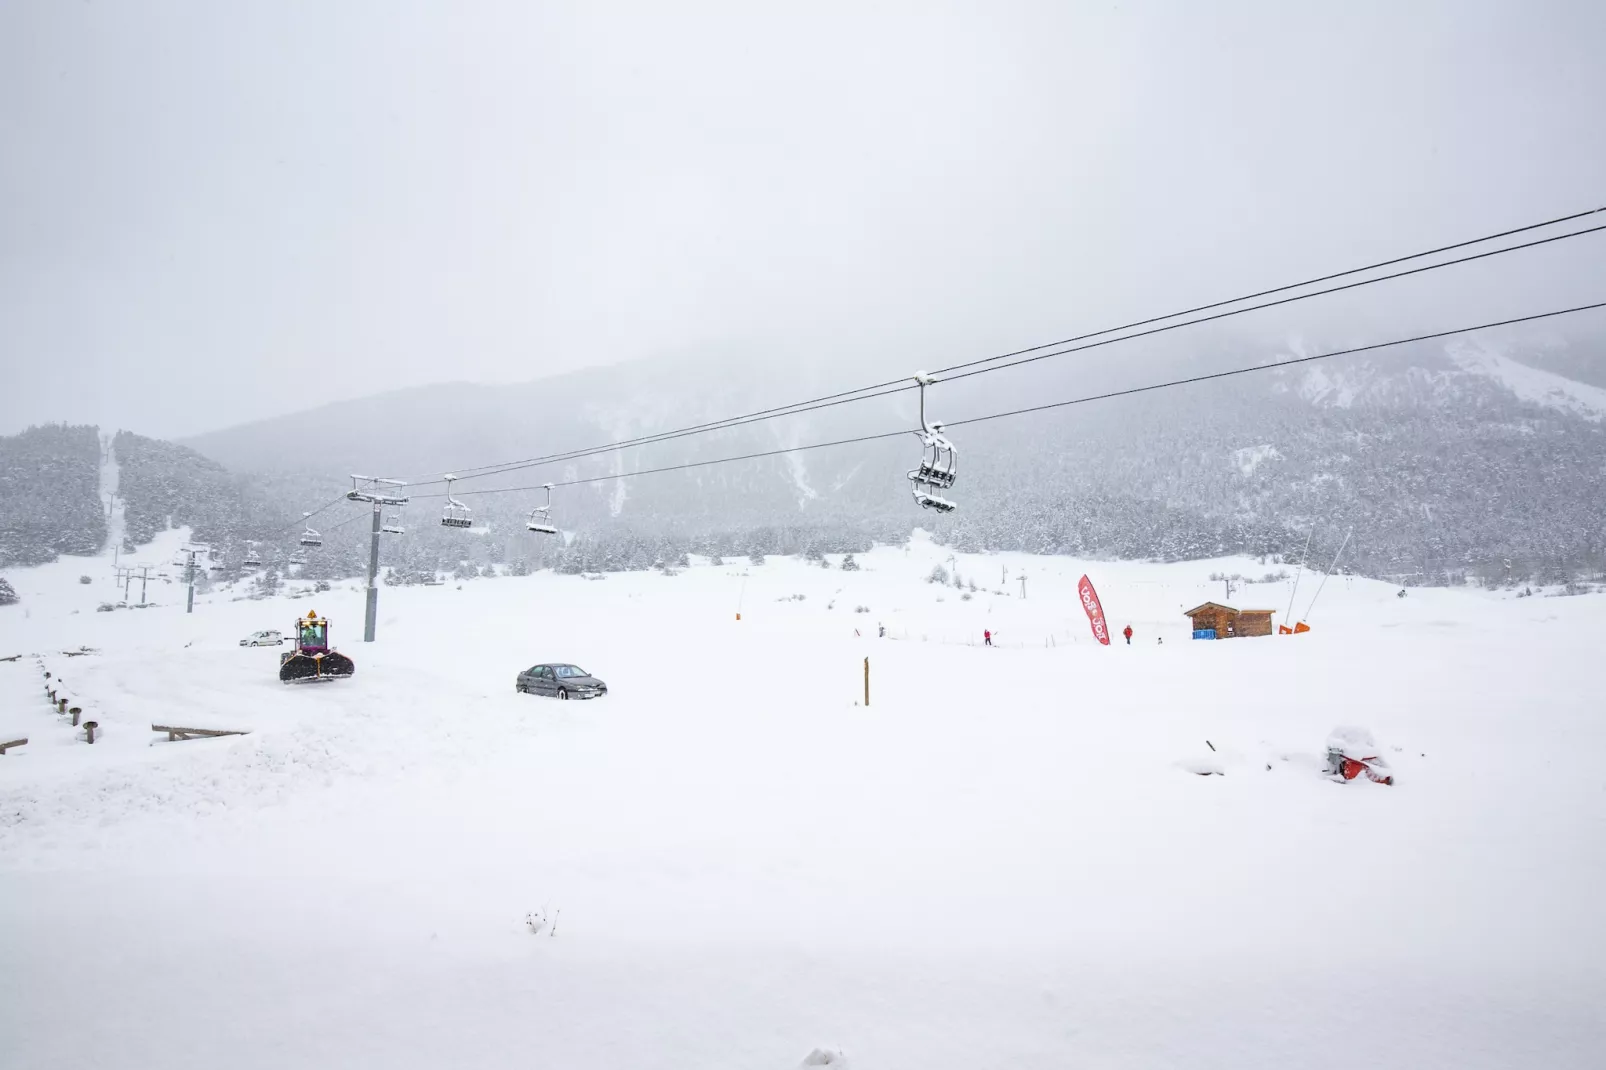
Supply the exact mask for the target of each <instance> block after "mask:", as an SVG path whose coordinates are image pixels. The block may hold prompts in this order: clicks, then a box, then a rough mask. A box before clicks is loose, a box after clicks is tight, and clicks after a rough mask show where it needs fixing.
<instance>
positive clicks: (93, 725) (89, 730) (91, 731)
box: [84, 721, 100, 743]
mask: <svg viewBox="0 0 1606 1070" xmlns="http://www.w3.org/2000/svg"><path fill="white" fill-rule="evenodd" d="M99 727H100V723H99V722H97V721H85V722H84V735H85V736H86V737H87V738H88V739H89V742H91V743H93V742H95V729H97V728H99Z"/></svg>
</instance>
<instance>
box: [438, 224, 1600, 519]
mask: <svg viewBox="0 0 1606 1070" xmlns="http://www.w3.org/2000/svg"><path fill="white" fill-rule="evenodd" d="M1601 212H1606V205H1603V206H1601V207H1599V208H1592V209H1589V210H1588V211H1583V212H1575V213H1572V214H1570V215H1565V216H1558V217H1556V218H1554V219H1548V220H1545V221H1543V222H1539V223H1531V224H1528V225H1526V226H1522V227H1515V228H1512V229H1510V230H1504V231H1499V232H1497V233H1494V234H1487V235H1484V236H1483V237H1479V238H1470V239H1467V240H1465V241H1460V242H1455V243H1452V244H1450V245H1443V246H1439V247H1437V248H1434V249H1427V250H1424V251H1422V252H1418V253H1411V254H1409V255H1406V256H1399V257H1394V258H1392V259H1389V260H1381V261H1378V262H1376V263H1372V264H1367V265H1365V266H1363V267H1356V268H1350V269H1347V270H1345V271H1338V272H1332V273H1330V274H1327V275H1321V276H1318V277H1316V278H1312V279H1306V280H1304V281H1302V282H1294V283H1288V284H1286V285H1283V286H1277V287H1273V288H1271V289H1267V290H1260V291H1258V292H1256V293H1252V294H1245V295H1243V296H1241V297H1234V298H1229V299H1227V300H1223V301H1214V302H1211V303H1209V304H1204V305H1196V306H1194V307H1193V308H1190V309H1184V310H1182V311H1178V312H1172V313H1168V314H1166V315H1163V316H1150V317H1148V318H1146V319H1141V320H1135V321H1133V322H1131V323H1128V324H1124V325H1122V326H1119V327H1107V328H1104V329H1103V330H1099V331H1092V332H1089V333H1086V334H1080V335H1074V336H1072V337H1070V338H1064V339H1060V340H1059V341H1056V342H1045V343H1043V344H1041V345H1037V346H1031V347H1028V348H1026V349H1017V350H1013V351H1011V352H1008V353H1000V354H997V355H994V356H990V357H982V358H979V359H977V360H971V361H965V362H962V363H959V364H951V365H948V366H947V367H945V368H939V369H938V370H937V371H935V372H933V373H931V374H933V375H947V377H948V378H949V379H962V378H966V377H968V376H971V375H979V374H983V373H985V372H991V371H1002V370H1003V369H1005V368H1013V367H1018V366H1020V365H1022V364H1029V363H1032V362H1035V361H1039V360H1046V359H1048V358H1050V357H1057V356H1064V355H1066V354H1069V353H1079V352H1085V351H1087V350H1089V349H1096V348H1099V347H1101V346H1106V345H1113V344H1115V343H1117V342H1124V341H1130V340H1133V339H1137V338H1146V337H1149V336H1151V335H1156V334H1162V333H1164V332H1167V331H1172V330H1177V329H1179V328H1182V327H1191V326H1195V325H1198V324H1201V323H1210V322H1213V321H1215V320H1221V319H1227V318H1229V317H1232V316H1238V315H1242V314H1244V313H1247V312H1257V311H1260V310H1262V309H1267V308H1275V307H1277V306H1279V305H1286V304H1291V303H1293V302H1296V301H1304V300H1308V299H1310V298H1313V297H1322V296H1326V295H1328V294H1333V293H1339V292H1342V291H1345V290H1353V289H1357V288H1359V287H1362V286H1370V285H1373V284H1374V283H1380V282H1389V281H1392V280H1394V279H1400V278H1405V277H1407V276H1411V275H1419V274H1422V273H1425V272H1429V271H1437V270H1439V269H1440V268H1446V267H1453V266H1456V265H1458V264H1465V263H1470V262H1472V261H1476V260H1483V259H1487V258H1489V257H1494V256H1502V255H1504V254H1506V253H1513V252H1520V251H1522V250H1524V249H1531V248H1535V247H1537V246H1541V245H1548V244H1551V243H1554V242H1559V241H1566V240H1568V239H1570V238H1578V237H1582V236H1584V235H1587V234H1595V233H1598V232H1600V231H1603V230H1606V224H1603V225H1600V226H1594V227H1588V228H1585V229H1582V230H1573V231H1568V232H1567V233H1565V234H1556V235H1551V236H1549V237H1545V238H1538V239H1535V240H1532V241H1527V242H1521V243H1518V244H1516V245H1509V246H1502V247H1501V248H1499V249H1490V250H1486V251H1484V252H1481V253H1474V254H1470V255H1468V256H1463V257H1457V258H1455V259H1452V260H1444V261H1440V262H1437V263H1433V264H1424V265H1422V266H1420V267H1415V268H1410V269H1408V270H1405V271H1398V272H1393V273H1391V274H1388V275H1381V276H1378V277H1376V278H1370V279H1360V280H1357V281H1355V282H1349V283H1345V284H1343V285H1341V286H1333V287H1328V288H1326V289H1322V290H1316V291H1313V292H1311V293H1304V294H1294V295H1292V296H1288V297H1283V298H1279V299H1277V300H1275V301H1267V302H1263V303H1261V304H1257V305H1251V306H1248V307H1245V308H1237V309H1229V310H1227V311H1224V312H1217V313H1214V314H1213V315H1210V316H1201V317H1198V318H1196V319H1189V320H1185V321H1183V322H1181V323H1172V324H1166V325H1164V326H1159V327H1151V328H1150V329H1149V330H1145V331H1139V332H1137V333H1133V334H1122V335H1120V336H1119V337H1116V338H1103V339H1101V340H1099V341H1088V340H1089V339H1098V338H1100V336H1102V335H1106V334H1115V333H1116V332H1121V331H1129V330H1133V329H1134V328H1137V327H1143V326H1148V325H1150V324H1156V323H1163V322H1164V321H1165V320H1169V319H1177V318H1179V317H1182V316H1191V315H1193V314H1194V313H1197V312H1204V311H1209V310H1212V309H1219V308H1224V307H1225V306H1228V305H1234V304H1240V303H1242V302H1244V301H1252V300H1256V299H1258V298H1261V297H1266V296H1269V295H1272V294H1278V293H1286V292H1287V291H1289V290H1297V289H1300V288H1302V287H1305V286H1311V285H1315V284H1317V283H1321V282H1329V281H1332V280H1334V279H1339V278H1345V277H1348V276H1350V275H1356V274H1361V273H1364V272H1367V271H1374V270H1377V269H1378V268H1382V267H1390V266H1393V265H1395V264H1402V263H1406V262H1408V261H1411V260H1419V259H1421V258H1423V257H1426V256H1434V255H1437V254H1439V253H1444V252H1451V251H1454V250H1456V249H1464V248H1467V247H1469V246H1473V245H1479V244H1482V243H1484V242H1488V241H1494V240H1496V239H1498V238H1504V237H1510V236H1512V235H1515V234H1522V233H1527V232H1530V231H1534V230H1539V229H1543V228H1545V227H1549V226H1555V225H1557V224H1559V223H1565V222H1569V221H1573V220H1577V219H1582V218H1584V217H1587V216H1592V215H1596V214H1598V213H1601ZM1084 341H1085V342H1087V344H1085V345H1074V343H1077V342H1084ZM1059 346H1066V347H1068V348H1063V349H1057V348H1055V347H1059ZM1045 349H1050V350H1053V351H1052V352H1046V353H1045V352H1040V351H1041V350H1045ZM1027 354H1035V355H1031V356H1028V355H1027ZM1012 358H1020V359H1012ZM999 361H1007V363H1002V364H1000V363H998V362H999ZM983 365H986V367H983ZM955 372H958V373H960V374H950V373H955ZM913 389H915V384H914V382H913V381H912V380H911V379H910V378H909V377H907V376H905V377H902V378H899V379H891V380H888V381H886V382H883V383H875V384H872V385H870V386H863V387H859V388H857V389H854V390H844V391H839V392H837V393H835V394H828V395H825V396H824V397H819V398H813V399H810V400H807V401H800V402H794V403H792V404H790V405H779V406H774V407H772V408H769V409H760V410H758V411H757V412H752V413H746V414H744V415H741V416H732V417H727V418H725V419H722V420H711V421H708V422H705V423H701V424H693V425H691V426H688V427H683V428H677V429H674V430H670V431H662V432H656V433H654V434H650V435H641V436H638V437H635V438H629V439H622V440H620V441H617V442H610V443H607V444H605V445H598V446H592V447H587V448H584V449H578V450H570V451H566V452H561V453H553V454H547V455H544V456H540V457H527V458H523V459H521V460H517V461H505V462H501V463H500V464H491V465H481V466H479V467H477V468H466V469H464V468H459V469H456V470H454V478H456V479H457V480H466V479H480V478H484V477H486V476H493V475H505V474H507V473H509V472H518V471H522V470H524V469H526V468H534V467H537V466H540V465H545V464H557V463H561V462H564V461H573V460H580V459H582V458H585V457H593V456H597V455H598V454H603V453H611V452H614V451H615V450H620V449H628V448H634V447H638V446H646V445H654V444H657V443H660V442H670V441H673V440H675V439H679V438H685V437H688V436H691V435H699V434H706V433H708V432H711V431H721V430H727V429H730V428H735V427H741V426H744V425H746V424H750V423H758V422H763V421H768V420H773V419H779V418H780V417H783V416H796V415H801V414H803V413H806V412H814V411H816V410H819V409H827V408H834V407H836V406H838V405H847V404H852V403H853V402H857V401H869V400H872V399H874V398H878V397H885V396H887V395H890V394H898V393H903V392H905V391H908V390H913ZM465 473H466V474H465ZM442 482H443V480H440V479H427V480H420V481H416V482H412V483H410V484H409V485H410V486H413V487H428V486H435V485H439V484H440V483H442ZM537 489H539V488H537ZM465 493H467V492H466V491H465Z"/></svg>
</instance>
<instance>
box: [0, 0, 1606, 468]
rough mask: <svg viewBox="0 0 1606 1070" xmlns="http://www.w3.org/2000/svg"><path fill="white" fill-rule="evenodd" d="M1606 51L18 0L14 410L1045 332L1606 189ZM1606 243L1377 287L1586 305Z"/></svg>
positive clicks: (1552, 31) (304, 401)
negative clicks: (1440, 281) (1408, 285)
mask: <svg viewBox="0 0 1606 1070" xmlns="http://www.w3.org/2000/svg"><path fill="white" fill-rule="evenodd" d="M1603 56H1606V4H1603V3H1601V2H1599V0H1575V2H1570V3H1561V2H1556V3H1545V2H1531V0H1530V2H1509V3H1490V2H1476V0H1463V2H1444V3H1435V2H1427V0H1415V2H1413V0H1403V2H1401V0H1395V2H1390V3H1375V4H1374V3H1336V2H1333V3H1323V4H1313V3H1293V2H1281V3H1272V2H1268V3H1231V2H1228V3H1221V2H1214V3H1195V2H1187V0H1181V2H1176V3H1129V2H1122V3H1113V4H1112V3H1108V2H1105V3H1076V2H1070V0H1062V2H1057V3H1041V4H1031V3H1007V2H991V3H982V2H977V3H974V4H962V5H946V4H937V3H932V2H929V0H926V2H915V3H907V4H876V3H852V4H841V5H835V4H828V3H826V4H821V3H816V4H810V5H786V6H784V7H783V6H782V5H775V4H763V3H752V2H746V3H738V2H732V3H728V4H697V3H691V2H686V0H682V2H678V3H675V4H656V3H641V4H624V5H621V4H607V3H597V2H593V3H575V4H539V3H512V2H510V3H505V4H495V3H490V2H485V0H478V2H475V3H447V2H442V3H399V2H394V0H379V2H373V3H357V2H341V0H313V2H304V3H294V2H285V0H273V2H265V3H238V2H228V0H196V2H191V3H181V2H135V0H125V2H117V3H111V2H104V0H92V2H78V0H10V2H7V3H4V4H0V372H3V384H0V433H10V432H13V431H16V430H18V429H20V428H21V427H24V426H26V425H28V424H31V423H38V422H45V421H55V420H70V421H75V422H97V423H102V424H107V425H112V426H124V427H129V428H132V429H135V430H140V431H144V432H146V433H151V434H156V435H164V436H174V435H182V434H187V433H192V432H197V431H201V430H206V429H211V428H216V427H221V426H226V425H229V424H233V423H237V422H240V421H243V420H248V419H253V418H258V417H262V416H268V415H273V414H277V413H281V412H286V411H291V410H295V409H301V408H306V407H310V406H312V405H315V404H319V403H321V402H324V401H328V400H333V399H336V398H341V397H351V396H358V395H362V394H366V393H372V392H374V391H376V390H379V389H384V388H389V387H395V386H407V385H416V384H423V383H429V382H436V381H445V380H464V379H466V380H474V381H510V380H525V379H533V378H538V377H540V376H542V375H545V374H548V373H552V372H557V371H563V370H566V369H571V368H576V367H581V366H585V365H592V364H602V363H612V362H615V361H619V360H624V359H634V358H642V357H648V358H650V357H652V356H653V355H654V354H656V353H684V352H685V351H687V350H688V349H693V350H695V349H696V348H697V347H698V346H702V345H709V346H715V345H717V346H720V347H727V346H729V345H732V344H735V345H752V346H754V349H755V352H758V351H760V349H761V348H764V347H770V346H773V347H775V348H780V349H784V350H785V351H786V352H789V353H792V354H807V355H809V357H808V359H814V358H815V357H818V359H822V360H841V361H844V362H845V363H846V365H847V366H849V367H851V366H852V365H851V362H852V361H856V360H858V359H860V358H861V357H864V356H866V355H870V354H879V355H882V356H885V355H886V354H889V353H890V354H902V353H905V352H908V353H911V354H915V353H920V352H923V351H927V350H930V349H932V348H935V349H937V350H939V351H940V352H942V353H944V354H952V355H953V356H955V357H963V356H971V355H981V354H985V353H989V352H995V351H998V350H1001V349H1008V348H1013V347H1015V346H1018V345H1022V344H1032V343H1034V342H1038V341H1043V340H1047V339H1050V338H1055V337H1060V336H1063V335H1066V334H1070V333H1074V332H1076V331H1079V330H1085V329H1088V328H1091V327H1098V326H1104V325H1107V324H1110V323H1113V322H1118V321H1119V320H1121V319H1122V318H1123V317H1127V316H1132V315H1140V314H1146V313H1153V312H1159V311H1164V310H1167V309H1169V308H1172V307H1175V306H1177V305H1179V304H1181V303H1192V302H1195V301H1200V300H1210V299H1213V298H1218V297H1223V296H1228V295H1230V294H1232V293H1234V292H1238V291H1239V290H1242V289H1245V288H1250V287H1259V286H1264V285H1275V284H1277V283H1280V282H1284V281H1288V280H1290V279H1292V278H1295V277H1300V276H1302V275H1304V274H1308V273H1316V272H1320V271H1324V270H1330V269H1332V268H1334V267H1342V266H1348V265H1349V264H1351V263H1357V262H1361V261H1363V260H1365V259H1368V258H1372V257H1377V256H1385V255H1390V254H1395V253H1400V252H1406V251H1410V250H1413V249H1415V248H1418V247H1421V246H1424V245H1427V244H1433V243H1437V242H1440V241H1444V240H1454V239H1456V238H1460V237H1464V236H1468V235H1471V234H1476V233H1481V232H1483V231H1485V230H1493V229H1497V228H1499V227H1502V226H1507V225H1514V224H1520V223H1524V222H1528V221H1531V220H1533V219H1537V218H1542V217H1544V216H1546V215H1549V214H1559V213H1562V212H1566V211H1572V210H1578V209H1581V208H1584V207H1592V206H1595V205H1598V204H1602V203H1606V135H1603V134H1602V129H1603V128H1602V120H1601V107H1602V103H1603V102H1606V60H1603ZM1590 243H1594V244H1593V247H1592V251H1591V252H1590V253H1588V254H1586V253H1584V252H1573V253H1568V254H1566V255H1561V254H1554V255H1552V254H1542V255H1540V256H1535V257H1533V258H1532V259H1526V260H1523V261H1522V263H1521V265H1520V266H1518V265H1515V264H1514V265H1512V266H1511V267H1509V268H1506V269H1503V270H1502V272H1501V273H1498V274H1497V273H1493V272H1490V271H1481V270H1480V271H1477V272H1473V273H1472V274H1470V275H1468V276H1467V277H1466V282H1467V286H1468V287H1470V288H1469V289H1465V290H1461V289H1456V288H1455V286H1452V285H1449V284H1446V285H1444V286H1438V287H1437V288H1435V289H1433V290H1432V291H1431V292H1429V291H1426V290H1421V289H1418V290H1415V291H1411V292H1409V293H1407V294H1404V295H1403V296H1396V297H1394V298H1392V299H1391V300H1392V301H1394V302H1395V304H1394V305H1392V306H1390V305H1388V302H1384V303H1383V304H1382V305H1379V306H1378V307H1379V308H1382V307H1385V306H1387V307H1392V308H1396V309H1397V308H1398V303H1399V302H1402V301H1403V302H1407V303H1409V302H1415V301H1416V300H1418V298H1420V299H1421V300H1422V302H1423V303H1424V304H1426V305H1434V306H1435V307H1439V308H1445V309H1449V310H1451V311H1450V313H1449V314H1450V315H1452V316H1453V314H1454V310H1456V309H1463V310H1470V312H1471V314H1472V315H1474V316H1478V315H1481V314H1482V313H1484V312H1486V311H1489V310H1490V308H1491V307H1492V306H1493V305H1498V306H1499V308H1497V309H1495V310H1496V311H1505V310H1506V309H1507V308H1508V307H1509V309H1510V310H1511V311H1513V312H1521V311H1524V310H1538V309H1541V308H1544V307H1549V306H1551V305H1554V304H1558V303H1561V302H1565V301H1569V300H1582V299H1588V298H1590V297H1593V298H1595V299H1599V298H1600V297H1601V296H1606V255H1603V249H1606V241H1603V239H1602V238H1585V239H1580V240H1579V241H1577V242H1575V243H1571V244H1573V245H1575V246H1583V245H1586V244H1590ZM1519 255H1520V254H1519ZM1375 314H1376V315H1378V316H1382V313H1381V312H1377V313H1375ZM1308 315H1309V316H1310V317H1311V318H1313V319H1315V320H1320V319H1321V318H1322V317H1323V316H1340V317H1345V316H1355V317H1358V318H1361V319H1365V320H1367V322H1368V323H1371V322H1374V321H1373V320H1372V319H1371V317H1372V316H1373V315H1374V312H1372V311H1366V310H1363V309H1361V308H1360V307H1359V306H1358V305H1356V304H1347V305H1345V306H1342V307H1341V308H1340V309H1337V310H1335V309H1332V308H1329V309H1327V310H1325V311H1320V310H1316V309H1311V310H1310V311H1309V313H1308ZM1383 318H1384V319H1386V318H1387V317H1383ZM1376 322H1378V323H1381V322H1382V320H1381V319H1380V320H1377V321H1376ZM1434 322H1437V323H1438V324H1439V325H1441V326H1449V325H1451V324H1450V323H1449V322H1445V321H1444V320H1443V319H1442V318H1441V319H1440V320H1438V321H1434ZM1357 329H1358V328H1357ZM1380 329H1381V328H1380ZM911 360H912V361H913V360H915V358H913V357H911ZM924 363H928V362H927V361H924V360H920V361H918V362H915V363H911V367H916V366H920V365H921V364H924ZM929 363H938V361H936V360H932V361H930V362H929ZM856 381H857V380H853V382H856ZM844 385H852V382H849V383H845V384H844Z"/></svg>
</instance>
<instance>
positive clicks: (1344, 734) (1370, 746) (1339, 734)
mask: <svg viewBox="0 0 1606 1070" xmlns="http://www.w3.org/2000/svg"><path fill="white" fill-rule="evenodd" d="M1327 749H1328V751H1329V752H1333V751H1336V752H1338V753H1339V754H1342V755H1343V756H1344V757H1346V758H1354V759H1355V760H1356V761H1358V762H1364V761H1366V760H1368V759H1371V758H1376V757H1377V753H1378V751H1377V740H1375V739H1373V738H1372V733H1371V732H1368V731H1367V730H1366V729H1364V728H1361V727H1358V726H1356V725H1339V726H1338V727H1337V728H1335V729H1333V730H1332V731H1331V732H1329V733H1328V734H1327Z"/></svg>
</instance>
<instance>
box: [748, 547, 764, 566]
mask: <svg viewBox="0 0 1606 1070" xmlns="http://www.w3.org/2000/svg"><path fill="white" fill-rule="evenodd" d="M747 560H748V561H749V562H750V563H752V564H755V565H762V564H763V563H764V555H763V554H761V553H759V552H758V551H757V550H755V551H753V552H752V553H750V554H748V555H747Z"/></svg>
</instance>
